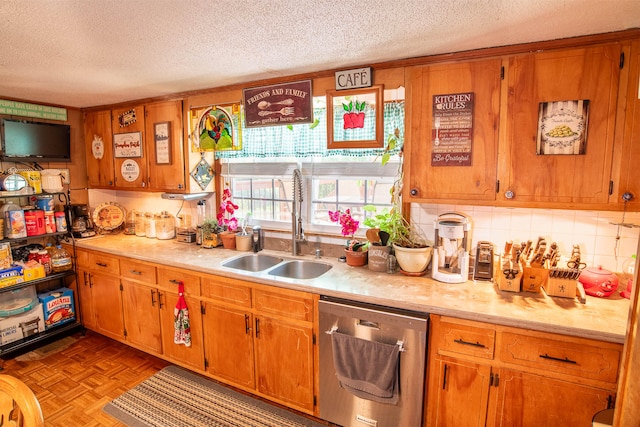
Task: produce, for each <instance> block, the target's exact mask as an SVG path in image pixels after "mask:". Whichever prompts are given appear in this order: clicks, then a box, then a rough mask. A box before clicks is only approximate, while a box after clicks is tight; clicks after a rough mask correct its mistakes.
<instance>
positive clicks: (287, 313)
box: [254, 289, 313, 322]
mask: <svg viewBox="0 0 640 427" xmlns="http://www.w3.org/2000/svg"><path fill="white" fill-rule="evenodd" d="M254 307H255V308H256V309H257V310H259V311H260V312H261V313H262V314H272V315H277V316H282V317H286V318H288V319H296V320H304V321H307V322H311V321H313V299H312V298H311V297H307V296H306V294H303V293H299V292H296V291H289V290H279V291H276V292H270V291H264V290H258V289H256V290H254Z"/></svg>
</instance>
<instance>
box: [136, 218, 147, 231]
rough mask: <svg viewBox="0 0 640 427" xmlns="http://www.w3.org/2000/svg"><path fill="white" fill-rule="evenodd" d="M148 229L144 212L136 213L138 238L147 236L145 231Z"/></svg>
mask: <svg viewBox="0 0 640 427" xmlns="http://www.w3.org/2000/svg"><path fill="white" fill-rule="evenodd" d="M146 229H147V217H146V216H145V213H144V212H136V236H138V237H144V236H146V234H145V231H146Z"/></svg>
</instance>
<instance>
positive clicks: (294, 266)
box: [269, 260, 331, 279]
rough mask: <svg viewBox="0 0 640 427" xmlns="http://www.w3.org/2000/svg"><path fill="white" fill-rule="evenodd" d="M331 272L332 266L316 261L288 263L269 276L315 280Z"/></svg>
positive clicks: (270, 272) (274, 270)
mask: <svg viewBox="0 0 640 427" xmlns="http://www.w3.org/2000/svg"><path fill="white" fill-rule="evenodd" d="M329 270H331V265H329V264H325V263H323V262H316V261H297V260H296V261H287V262H285V263H283V264H280V265H279V266H277V267H275V268H273V269H271V270H270V271H269V274H270V275H272V276H278V277H287V278H289V279H313V278H316V277H319V276H322V275H323V274H324V273H326V272H327V271H329Z"/></svg>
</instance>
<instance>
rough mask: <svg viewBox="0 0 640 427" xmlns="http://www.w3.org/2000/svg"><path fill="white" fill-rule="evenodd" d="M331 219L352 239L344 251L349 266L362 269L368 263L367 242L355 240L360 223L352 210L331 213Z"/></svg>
mask: <svg viewBox="0 0 640 427" xmlns="http://www.w3.org/2000/svg"><path fill="white" fill-rule="evenodd" d="M329 219H331V221H333V222H337V223H339V224H340V225H341V226H342V235H343V236H345V237H349V236H350V237H351V239H349V240H347V246H346V247H345V249H344V255H345V257H346V258H347V264H348V265H351V266H354V267H360V266H363V265H365V264H366V263H367V246H368V245H367V242H361V241H359V240H358V239H356V238H355V234H356V231H358V228H360V222H359V221H357V220H355V219H354V218H353V217H352V216H351V210H350V209H346V210H345V211H344V212H342V211H335V212H331V211H329Z"/></svg>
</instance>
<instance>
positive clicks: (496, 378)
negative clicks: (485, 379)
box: [493, 374, 500, 387]
mask: <svg viewBox="0 0 640 427" xmlns="http://www.w3.org/2000/svg"><path fill="white" fill-rule="evenodd" d="M498 384H500V375H498V374H495V375H494V376H493V385H494V386H496V387H498Z"/></svg>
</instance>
